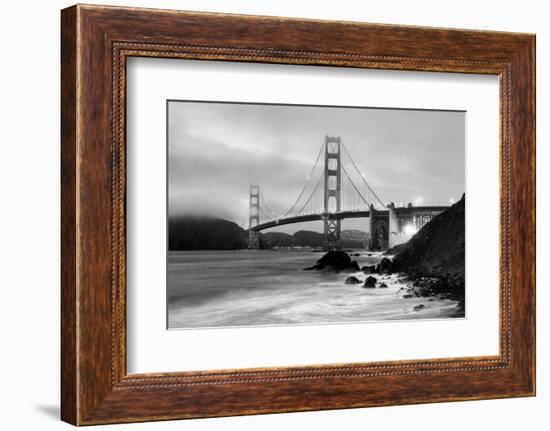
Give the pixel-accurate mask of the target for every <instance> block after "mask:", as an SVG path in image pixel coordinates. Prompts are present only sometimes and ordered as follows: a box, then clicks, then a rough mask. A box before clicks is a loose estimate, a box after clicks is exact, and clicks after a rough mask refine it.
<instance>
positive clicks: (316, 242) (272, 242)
mask: <svg viewBox="0 0 550 431" xmlns="http://www.w3.org/2000/svg"><path fill="white" fill-rule="evenodd" d="M168 226H169V228H168V248H169V249H170V250H234V249H243V248H247V247H248V232H246V231H245V230H244V229H243V228H241V227H240V226H238V225H237V224H236V223H233V222H232V221H229V220H225V219H221V218H215V217H206V216H180V217H175V218H171V219H170V220H169V221H168ZM366 237H367V234H366V233H365V232H362V231H359V230H343V231H342V246H343V247H344V248H362V247H363V246H364V245H366ZM363 238H365V239H364V240H363ZM323 242H324V234H322V233H321V232H315V231H310V230H299V231H298V232H296V233H295V234H294V235H290V234H288V233H284V232H265V233H261V234H260V246H261V247H262V248H272V247H311V248H318V247H322V245H323Z"/></svg>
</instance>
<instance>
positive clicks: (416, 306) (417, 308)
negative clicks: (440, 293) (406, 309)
mask: <svg viewBox="0 0 550 431" xmlns="http://www.w3.org/2000/svg"><path fill="white" fill-rule="evenodd" d="M425 307H426V306H425V305H424V304H418V305H415V306H414V307H413V310H414V311H420V310H422V309H423V308H425Z"/></svg>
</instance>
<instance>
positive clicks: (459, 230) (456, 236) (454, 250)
mask: <svg viewBox="0 0 550 431" xmlns="http://www.w3.org/2000/svg"><path fill="white" fill-rule="evenodd" d="M465 203H466V198H465V195H463V196H462V199H460V201H459V202H457V203H456V204H454V205H453V206H452V207H451V208H449V209H447V210H446V211H444V212H442V213H441V214H439V215H437V216H435V217H434V218H433V219H432V220H431V221H430V222H428V223H427V224H426V225H424V226H423V227H422V229H420V230H419V231H418V232H417V233H416V235H414V236H413V237H412V238H411V239H410V240H409V241H408V242H407V243H406V244H405V246H404V247H401V249H399V250H397V251H396V253H395V255H394V257H393V268H392V269H393V271H394V272H403V273H405V274H407V275H408V276H409V277H412V278H421V280H417V282H416V284H418V286H420V287H422V290H424V289H425V288H427V290H428V292H426V293H424V292H422V293H423V294H425V295H430V296H431V294H429V291H430V290H431V291H437V293H438V294H441V293H448V294H449V295H450V296H451V298H452V299H453V300H458V301H460V300H462V299H464V292H465V289H464V276H465ZM422 278H425V280H423V279H422ZM433 279H437V280H438V281H435V280H433Z"/></svg>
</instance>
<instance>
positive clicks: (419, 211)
mask: <svg viewBox="0 0 550 431" xmlns="http://www.w3.org/2000/svg"><path fill="white" fill-rule="evenodd" d="M448 208H449V206H446V205H439V206H417V207H399V208H395V209H394V211H395V213H396V215H397V216H407V215H410V216H415V215H418V216H420V215H423V214H426V213H430V212H437V213H440V212H443V211H445V210H446V209H448ZM389 211H390V210H389V209H383V210H375V214H376V215H387V216H389ZM327 216H330V219H331V220H335V219H336V220H338V219H340V220H342V219H347V218H367V217H369V216H370V211H340V212H337V213H318V214H306V215H299V216H293V217H287V218H282V219H275V220H270V221H267V222H264V223H260V224H258V225H256V226H254V227H251V228H249V229H248V230H250V231H253V232H260V231H262V230H265V229H269V228H272V227H277V226H284V225H286V224H292V223H302V222H307V221H322V220H324V219H325V217H327Z"/></svg>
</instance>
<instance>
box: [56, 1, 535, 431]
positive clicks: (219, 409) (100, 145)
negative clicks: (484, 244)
mask: <svg viewBox="0 0 550 431" xmlns="http://www.w3.org/2000/svg"><path fill="white" fill-rule="evenodd" d="M61 48H62V56H61V57H62V60H61V71H62V76H61V79H62V92H61V106H62V112H61V129H62V134H61V139H62V147H61V161H62V163H61V169H62V172H61V174H62V175H61V177H62V178H61V188H62V202H61V205H62V217H61V222H62V224H61V226H62V239H61V245H62V247H61V253H62V286H61V294H62V295H61V306H62V324H61V339H62V345H61V354H62V363H61V366H62V372H61V375H62V379H61V386H62V391H61V392H62V394H61V417H62V419H63V420H65V421H67V422H69V423H72V424H75V425H90V424H101V423H114V422H137V421H146V420H162V419H177V418H192V417H209V416H228V415H240V414H257V413H273V412H287V411H306V410H321V409H334V408H351V407H367V406H378V405H392V404H412V403H425V402H441V401H455V400H470V399H482V398H503V397H511V396H531V395H534V393H535V126H534V124H535V107H534V106H535V105H534V101H535V37H534V36H533V35H526V34H512V33H497V32H482V31H469V30H448V29H435V28H423V27H402V26H389V25H375V24H360V23H351V22H333V21H313V20H297V19H286V18H274V17H253V16H243V15H220V14H211V13H196V12H178V11H166V10H155V9H133V8H119V7H103V6H83V5H77V6H73V7H71V8H68V9H64V10H63V11H62V26H61ZM130 56H141V57H164V58H185V59H198V60H223V61H244V62H258V63H284V64H301V65H330V66H345V67H357V68H377V69H394V70H399V69H400V70H424V71H441V72H460V73H483V74H494V75H498V76H499V77H500V105H501V124H500V127H501V143H500V145H501V220H500V224H501V229H500V231H501V259H500V267H501V276H500V291H501V297H500V304H501V307H500V316H501V318H500V320H501V322H500V354H499V355H498V356H494V357H465V358H442V359H432V360H413V361H392V362H376V363H375V362H371V363H353V364H351V363H350V364H331V365H326V366H325V365H323V366H317V365H316V366H303V367H288V368H287V367H283V368H264V369H240V370H222V371H219V370H218V371H209V370H206V371H203V372H180V373H155V374H131V375H127V373H126V349H125V345H126V318H125V316H126V308H125V307H126V284H125V283H126V267H125V263H126V262H125V252H126V245H125V199H126V195H125V191H126V183H125V181H126V175H125V173H126V171H125V169H126V165H125V153H126V137H125V130H126V124H125V121H126V112H125V99H126V68H125V65H126V59H127V58H128V57H130ZM305 393H307V397H304V394H305Z"/></svg>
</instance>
